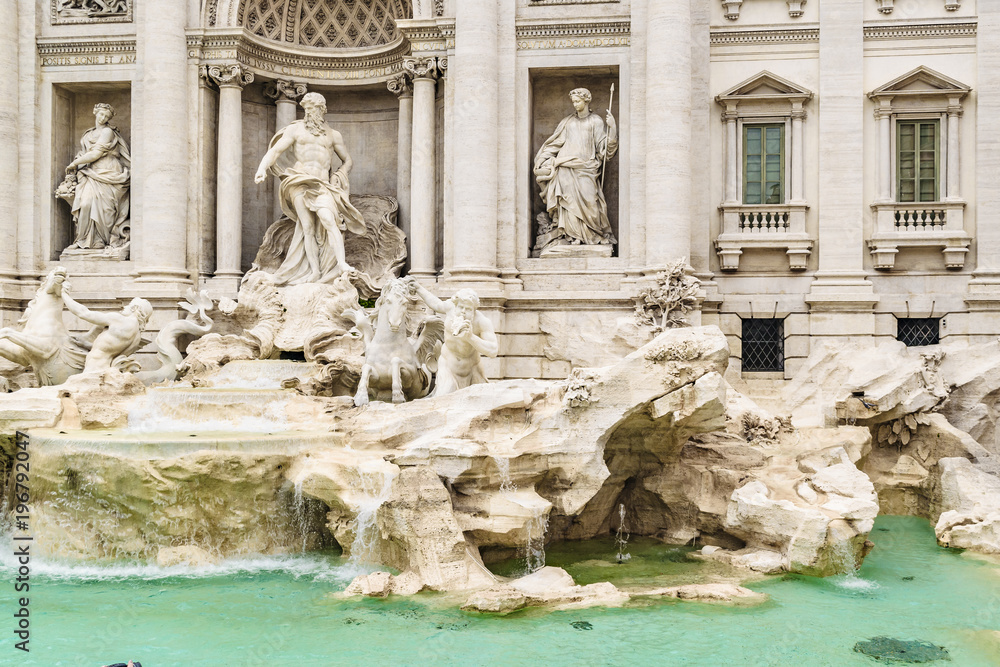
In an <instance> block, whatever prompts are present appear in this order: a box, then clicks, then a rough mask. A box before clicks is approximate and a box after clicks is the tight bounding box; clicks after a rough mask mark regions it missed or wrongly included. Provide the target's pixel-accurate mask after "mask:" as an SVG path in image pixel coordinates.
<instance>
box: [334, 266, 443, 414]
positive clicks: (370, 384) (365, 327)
mask: <svg viewBox="0 0 1000 667" xmlns="http://www.w3.org/2000/svg"><path fill="white" fill-rule="evenodd" d="M419 300H420V298H419V297H418V296H417V294H416V292H415V291H414V290H412V289H411V288H410V286H409V284H408V283H407V282H406V281H405V280H403V279H401V278H393V279H392V280H390V281H389V282H387V283H386V284H385V285H384V286H383V287H382V293H381V295H380V296H379V298H378V300H377V301H375V308H374V310H373V311H372V314H371V318H369V317H368V315H367V314H365V312H364V311H362V310H353V309H352V310H348V311H345V313H344V314H345V315H346V316H348V317H349V318H351V319H352V320H353V321H354V324H355V326H356V327H357V328H358V331H360V332H361V335H362V337H363V339H364V343H365V363H364V365H363V366H362V367H361V379H360V381H359V382H358V391H357V393H356V394H355V395H354V405H357V406H362V405H367V404H368V402H369V401H370V400H375V401H385V400H390V399H391V400H392V402H393V403H405V402H406V401H412V400H413V399H415V398H422V397H424V396H426V395H427V394H428V392H429V391H430V388H431V377H432V373H433V371H434V369H435V367H436V365H437V362H436V360H437V353H438V352H439V351H440V345H441V341H442V340H443V338H444V322H442V320H441V319H440V318H438V317H426V318H425V319H424V320H423V321H422V322H421V323H420V326H419V327H415V328H417V329H418V331H417V333H415V334H414V335H412V336H411V335H410V333H409V329H410V327H409V326H408V325H409V324H410V323H411V322H412V321H413V320H415V319H416V317H417V316H418V311H417V310H416V308H415V306H416V304H417V302H418V301H419Z"/></svg>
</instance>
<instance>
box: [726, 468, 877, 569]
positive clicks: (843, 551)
mask: <svg viewBox="0 0 1000 667" xmlns="http://www.w3.org/2000/svg"><path fill="white" fill-rule="evenodd" d="M772 470H773V469H771V468H769V469H767V470H766V471H765V474H766V473H771V472H772ZM772 474H773V473H772ZM768 479H769V480H771V479H773V478H770V477H769V478H768ZM775 482H776V483H777V488H779V489H782V491H784V492H785V493H784V495H785V497H776V494H774V493H772V491H771V489H769V488H768V485H767V484H765V483H764V482H763V481H760V480H755V481H752V482H750V483H748V484H746V485H745V486H743V487H741V488H739V489H737V490H736V491H735V492H733V495H732V499H731V501H730V504H729V508H728V512H727V515H726V524H725V525H726V528H727V529H728V531H729V532H731V533H732V534H733V535H736V536H738V537H740V538H741V539H744V540H746V542H747V543H748V544H749V545H750V546H752V547H754V548H759V547H768V546H770V547H772V548H776V549H778V550H779V551H780V552H781V553H782V554H783V556H784V558H785V567H786V569H788V570H789V571H792V572H802V573H806V574H817V575H827V574H834V573H837V572H843V571H845V570H846V571H850V570H853V569H855V568H856V567H858V566H859V565H860V563H861V560H862V559H863V558H864V555H865V554H866V553H867V548H868V547H867V546H866V541H867V535H868V533H869V532H870V531H871V529H872V526H873V522H874V519H875V517H876V516H877V514H878V503H877V496H876V494H875V490H874V487H873V486H872V483H871V482H870V481H869V480H868V478H867V477H866V476H865V475H864V473H862V472H861V471H860V470H858V469H857V468H855V467H854V466H853V465H852V464H851V463H839V464H836V465H833V466H830V467H827V468H823V469H821V470H819V471H818V472H817V473H815V474H814V475H813V476H812V478H811V479H810V480H809V484H810V485H811V486H812V488H813V489H814V490H815V491H816V492H817V493H816V501H814V502H809V500H808V499H803V498H802V494H801V493H796V494H794V495H793V494H789V493H787V490H786V489H784V488H783V486H782V485H781V481H780V477H779V478H778V479H776V480H775V481H774V482H772V483H775ZM807 495H808V494H807ZM821 501H822V504H820V505H818V506H817V505H816V502H821ZM715 556H716V554H713V557H715ZM734 564H735V563H734Z"/></svg>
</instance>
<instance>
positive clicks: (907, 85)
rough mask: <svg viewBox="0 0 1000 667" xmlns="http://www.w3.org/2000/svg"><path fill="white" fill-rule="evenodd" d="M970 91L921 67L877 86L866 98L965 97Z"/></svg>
mask: <svg viewBox="0 0 1000 667" xmlns="http://www.w3.org/2000/svg"><path fill="white" fill-rule="evenodd" d="M970 90H972V89H971V88H970V87H969V86H967V85H965V84H964V83H962V82H960V81H956V80H955V79H952V78H951V77H948V76H945V75H944V74H941V73H940V72H935V71H934V70H932V69H930V68H929V67H924V66H923V65H921V66H920V67H918V68H916V69H915V70H913V71H911V72H907V73H906V74H904V75H902V76H900V77H897V78H895V79H893V80H892V81H890V82H889V83H887V84H885V85H882V86H879V87H878V88H876V89H875V90H873V91H872V92H871V93H869V94H868V97H870V98H872V99H878V98H880V97H896V96H913V97H927V96H932V95H933V96H936V95H959V96H960V97H965V95H967V94H968V93H969V91H970Z"/></svg>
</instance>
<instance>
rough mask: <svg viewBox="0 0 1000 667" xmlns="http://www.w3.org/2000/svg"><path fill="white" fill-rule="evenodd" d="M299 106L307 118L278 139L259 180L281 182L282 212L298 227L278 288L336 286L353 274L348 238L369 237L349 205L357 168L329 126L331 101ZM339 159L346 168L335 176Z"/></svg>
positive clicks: (309, 98)
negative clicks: (346, 244)
mask: <svg viewBox="0 0 1000 667" xmlns="http://www.w3.org/2000/svg"><path fill="white" fill-rule="evenodd" d="M300 104H301V105H302V108H303V109H305V112H306V113H305V116H306V117H305V118H304V119H303V120H297V121H295V122H293V123H289V124H288V125H287V126H286V127H285V128H284V129H281V130H279V131H278V133H277V134H275V135H274V138H273V139H271V145H270V147H269V148H268V151H267V153H266V154H265V155H264V158H263V159H262V160H261V161H260V167H259V168H258V169H257V175H256V176H255V177H254V182H255V183H261V182H263V181H264V179H265V178H267V174H268V172H270V173H272V174H274V175H275V176H277V177H279V178H280V179H281V186H280V188H279V190H278V196H279V197H280V199H281V210H282V212H283V213H284V214H285V215H287V216H288V217H289V218H290V219H291V220H292V221H293V222H295V232H294V234H293V235H292V240H291V243H290V244H289V246H288V252H287V254H286V255H285V260H284V261H283V262H282V264H281V266H280V267H279V268H278V271H277V272H276V273H275V274H274V279H275V282H276V283H277V284H278V285H296V284H299V283H329V282H332V281H333V280H334V279H335V278H336V277H337V276H339V275H340V274H342V273H344V272H345V271H350V270H351V266H349V265H348V264H347V260H346V259H345V257H344V235H343V232H344V231H349V232H351V233H353V234H358V235H361V234H364V233H365V220H364V218H363V217H362V215H361V213H360V212H359V211H358V210H357V209H356V208H354V206H353V205H352V204H351V201H350V184H349V183H348V180H347V174H348V173H349V172H350V171H351V167H352V166H353V165H354V162H353V161H352V160H351V156H350V155H349V154H348V153H347V148H346V147H345V146H344V138H343V137H342V136H341V135H340V132H337V131H336V130H334V129H332V128H331V127H330V126H329V125H327V123H326V119H325V118H324V114H325V113H326V99H325V98H324V97H323V96H322V95H320V94H319V93H308V94H307V95H304V96H303V97H302V102H300ZM334 155H336V156H337V157H338V158H340V161H341V162H342V164H341V165H340V168H339V169H337V170H336V171H333V172H332V173H331V171H332V170H333V156H334Z"/></svg>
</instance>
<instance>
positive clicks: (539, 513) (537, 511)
mask: <svg viewBox="0 0 1000 667" xmlns="http://www.w3.org/2000/svg"><path fill="white" fill-rule="evenodd" d="M546 510H547V508H543V507H533V508H532V511H531V520H530V521H528V523H527V525H526V526H525V532H526V533H527V539H526V540H525V545H524V564H525V567H526V568H527V570H528V572H529V573H531V572H534V571H535V570H540V569H541V568H543V567H545V531H546V530H548V528H549V515H548V512H547V511H546Z"/></svg>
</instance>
